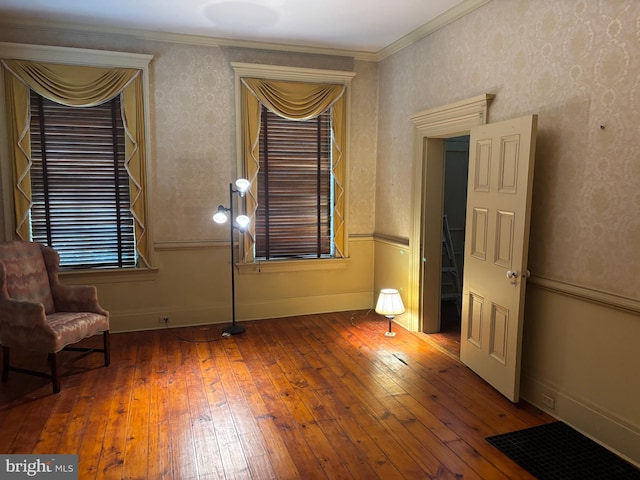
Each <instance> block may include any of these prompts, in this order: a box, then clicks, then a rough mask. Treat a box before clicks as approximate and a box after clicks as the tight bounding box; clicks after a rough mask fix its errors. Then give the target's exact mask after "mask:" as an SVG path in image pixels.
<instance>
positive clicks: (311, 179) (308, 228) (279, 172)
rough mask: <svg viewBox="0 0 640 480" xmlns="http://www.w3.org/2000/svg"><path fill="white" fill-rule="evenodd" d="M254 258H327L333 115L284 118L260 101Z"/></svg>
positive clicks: (329, 229) (329, 254)
mask: <svg viewBox="0 0 640 480" xmlns="http://www.w3.org/2000/svg"><path fill="white" fill-rule="evenodd" d="M261 123H262V125H261V130H260V144H259V152H260V168H259V170H258V177H257V179H258V209H257V211H256V229H255V236H256V243H255V249H256V251H255V256H256V258H257V259H260V260H262V259H264V260H271V259H279V258H321V257H330V256H331V255H332V254H333V249H332V245H333V242H332V210H333V208H332V195H331V185H332V174H331V115H330V113H329V111H326V112H324V113H322V114H320V115H318V116H317V117H315V118H312V119H310V120H288V119H286V118H283V117H281V116H279V115H276V114H275V113H273V112H270V111H269V110H268V109H267V108H266V107H264V106H262V115H261Z"/></svg>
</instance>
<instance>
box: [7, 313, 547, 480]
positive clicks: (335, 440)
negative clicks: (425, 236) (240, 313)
mask: <svg viewBox="0 0 640 480" xmlns="http://www.w3.org/2000/svg"><path fill="white" fill-rule="evenodd" d="M243 325H245V326H246V327H247V331H246V332H245V333H244V334H241V335H237V336H233V337H228V338H223V337H221V335H220V333H221V326H220V325H211V326H206V327H190V328H176V329H168V330H167V329H164V330H155V331H146V332H132V333H121V334H112V336H111V345H112V353H111V359H112V360H111V362H112V363H111V365H110V366H109V367H107V368H104V367H102V366H101V360H102V358H101V356H100V355H89V356H85V357H82V358H78V354H77V353H73V352H65V353H64V356H65V357H64V358H65V359H66V360H65V363H64V364H63V365H62V372H63V375H64V376H63V378H62V391H61V393H60V394H58V395H53V394H51V386H50V384H49V383H48V382H47V381H46V380H44V379H40V378H37V377H28V376H25V375H22V374H18V373H13V372H12V373H11V374H10V378H9V382H8V383H6V384H3V385H2V386H1V387H0V402H1V403H0V429H1V435H0V453H23V454H24V453H77V454H78V455H79V478H80V479H82V480H84V479H94V478H95V479H103V478H104V479H120V478H131V479H175V480H190V479H256V480H258V479H331V480H333V479H367V480H370V479H377V478H379V479H385V480H386V479H428V478H431V479H436V478H437V479H457V480H459V479H465V480H467V479H490V480H500V479H530V478H532V477H531V476H529V475H528V474H527V473H526V472H525V471H524V470H522V469H521V468H519V467H518V466H517V465H516V464H514V463H513V462H512V461H511V460H509V459H508V458H507V457H505V456H504V455H502V454H501V453H500V452H499V451H497V450H496V449H495V448H494V447H492V446H491V445H490V444H489V443H488V442H487V441H486V440H485V437H487V436H489V435H493V434H498V433H504V432H508V431H512V430H517V429H521V428H526V427H529V426H535V425H539V424H542V423H547V422H550V421H553V418H552V417H550V416H548V415H546V414H544V413H542V412H540V411H539V410H537V409H535V408H533V407H532V406H530V405H528V404H526V403H524V402H521V403H519V404H517V405H514V404H512V403H510V402H509V401H508V400H506V399H505V398H503V397H502V396H501V395H499V394H498V393H497V392H496V391H494V390H493V389H492V388H491V387H489V386H488V385H487V384H485V383H484V382H483V381H482V380H481V379H479V377H477V376H476V375H475V374H474V373H473V372H471V371H470V370H468V369H467V368H466V367H464V366H463V365H462V364H460V363H459V362H458V361H456V359H455V358H453V357H454V355H451V354H450V353H444V352H443V351H442V350H441V349H439V348H437V347H436V346H435V345H434V344H433V343H432V342H431V341H429V340H428V338H427V336H425V335H421V334H413V333H409V332H407V331H406V330H404V329H402V328H401V327H399V326H397V325H396V326H394V330H395V331H396V332H397V335H396V336H395V337H386V336H384V331H385V330H386V328H387V323H386V321H385V320H383V319H381V317H379V316H378V315H376V314H375V313H373V312H367V311H357V312H341V313H330V314H321V315H320V314H319V315H308V316H301V317H292V318H283V319H273V320H262V321H256V322H246V323H243ZM179 337H180V338H179ZM99 340H100V338H98V337H94V338H92V339H88V340H87V341H86V342H85V343H86V344H91V343H92V342H95V343H96V345H97V344H98V343H99ZM29 361H31V362H33V361H34V359H29ZM42 363H43V365H42V367H43V368H44V366H45V359H43V360H42Z"/></svg>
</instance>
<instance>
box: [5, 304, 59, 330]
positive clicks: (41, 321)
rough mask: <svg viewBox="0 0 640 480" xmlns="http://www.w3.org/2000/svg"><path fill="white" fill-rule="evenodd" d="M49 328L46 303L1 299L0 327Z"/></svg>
mask: <svg viewBox="0 0 640 480" xmlns="http://www.w3.org/2000/svg"><path fill="white" fill-rule="evenodd" d="M16 327H20V328H33V327H42V328H49V324H48V323H47V315H46V313H45V311H44V305H42V304H41V303H36V302H25V301H22V300H13V299H0V328H2V329H5V328H16Z"/></svg>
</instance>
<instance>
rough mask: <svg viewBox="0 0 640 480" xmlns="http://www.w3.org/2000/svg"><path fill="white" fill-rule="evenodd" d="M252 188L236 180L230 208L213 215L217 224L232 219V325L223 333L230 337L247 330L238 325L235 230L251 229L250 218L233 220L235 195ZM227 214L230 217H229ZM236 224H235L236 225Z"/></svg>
mask: <svg viewBox="0 0 640 480" xmlns="http://www.w3.org/2000/svg"><path fill="white" fill-rule="evenodd" d="M250 186H251V182H249V180H246V179H244V178H240V179H238V180H236V188H235V189H234V188H233V183H230V184H229V207H228V208H227V207H225V206H224V205H218V209H217V210H216V213H215V214H214V215H213V221H214V222H216V223H225V222H226V221H227V220H229V217H231V220H230V221H229V238H230V241H231V325H229V326H226V327H224V328H223V329H222V333H226V334H228V335H237V334H239V333H244V331H245V328H244V327H243V326H242V325H237V324H236V284H235V277H236V266H235V261H234V254H233V250H234V248H233V230H234V229H236V230H238V231H239V232H241V233H244V232H246V231H247V229H248V228H249V222H250V220H249V217H247V216H246V215H238V216H237V217H236V218H235V221H234V219H233V194H234V193H236V194H238V195H239V196H240V197H244V194H245V193H247V190H249V187H250ZM227 212H228V213H229V215H228V216H227ZM234 222H235V223H234Z"/></svg>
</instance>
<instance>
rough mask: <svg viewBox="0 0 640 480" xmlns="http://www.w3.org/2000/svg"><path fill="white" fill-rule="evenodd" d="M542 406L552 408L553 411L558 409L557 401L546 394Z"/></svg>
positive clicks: (543, 395)
mask: <svg viewBox="0 0 640 480" xmlns="http://www.w3.org/2000/svg"><path fill="white" fill-rule="evenodd" d="M542 404H543V405H544V406H546V407H548V408H550V409H551V410H553V409H554V408H556V399H555V398H553V397H551V396H549V395H545V394H544V393H543V394H542Z"/></svg>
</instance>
